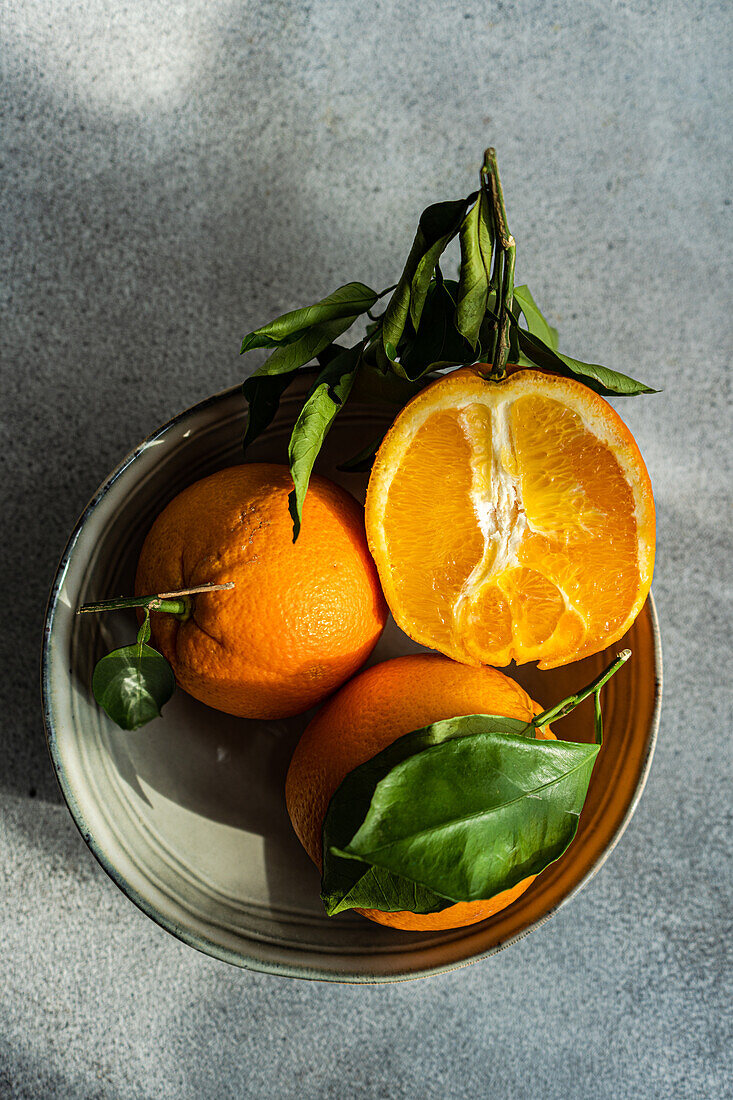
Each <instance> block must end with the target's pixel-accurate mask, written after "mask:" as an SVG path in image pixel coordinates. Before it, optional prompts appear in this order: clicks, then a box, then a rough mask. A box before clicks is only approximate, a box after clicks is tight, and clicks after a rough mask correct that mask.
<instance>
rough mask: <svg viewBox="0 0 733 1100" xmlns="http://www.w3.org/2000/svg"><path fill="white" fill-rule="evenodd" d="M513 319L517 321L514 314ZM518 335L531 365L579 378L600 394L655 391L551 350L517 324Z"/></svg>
mask: <svg viewBox="0 0 733 1100" xmlns="http://www.w3.org/2000/svg"><path fill="white" fill-rule="evenodd" d="M514 320H515V322H516V317H515V318H514ZM517 338H518V340H519V347H520V349H521V351H522V352H523V353H524V354H525V356H526V357H527V358H528V359H529V360H530V362H531V363H532V364H533V365H536V366H538V367H546V368H547V369H548V370H554V371H557V372H558V374H563V375H565V377H566V378H578V379H579V380H580V381H581V382H583V383H585V385H586V386H588V387H590V389H592V390H595V392H596V393H599V394H601V396H602V397H635V396H636V395H637V394H640V393H657V392H658V391H657V390H653V389H651V388H650V387H649V386H646V385H644V383H643V382H637V381H636V379H635V378H629V377H628V375H626V374H621V373H620V372H619V371H615V370H609V368H608V367H601V366H599V365H598V364H597V363H583V362H581V360H580V359H571V358H570V356H569V355H562V354H561V353H560V352H559V351H553V350H552V348H550V347H548V345H547V344H545V343H544V342H543V341H542V340H540V339H539V337H537V336H534V335H533V334H532V333H531V332H526V331H525V330H524V329H522V328H519V326H518V325H517Z"/></svg>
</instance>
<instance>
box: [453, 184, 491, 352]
mask: <svg viewBox="0 0 733 1100" xmlns="http://www.w3.org/2000/svg"><path fill="white" fill-rule="evenodd" d="M460 239H461V268H460V277H459V281H458V306H457V309H456V322H455V323H456V328H457V329H458V331H459V332H460V333H462V335H463V336H465V338H466V340H468V342H469V344H470V345H471V347H473V348H475V347H476V342H477V340H478V337H479V330H480V328H481V324H482V322H483V320H484V316H485V313H486V306H487V303H488V297H489V282H490V280H491V252H492V248H493V232H492V226H491V214H490V211H489V208H488V201H487V198H486V195H485V194H484V192H483V191H481V193H480V194H479V197H478V198H477V199H476V202H475V203H474V204H473V206H472V207H471V209H470V210H469V212H468V214H466V217H465V218H464V219H463V222H462V223H461V234H460Z"/></svg>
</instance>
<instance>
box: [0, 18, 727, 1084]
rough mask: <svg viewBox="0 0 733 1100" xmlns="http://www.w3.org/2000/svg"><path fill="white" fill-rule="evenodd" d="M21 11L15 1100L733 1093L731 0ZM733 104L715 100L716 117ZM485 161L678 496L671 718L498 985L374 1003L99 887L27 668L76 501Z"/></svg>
mask: <svg viewBox="0 0 733 1100" xmlns="http://www.w3.org/2000/svg"><path fill="white" fill-rule="evenodd" d="M0 19H1V28H0V29H1V30H2V33H1V34H0V43H1V45H0V51H1V52H2V66H3V80H2V87H1V91H0V97H1V99H0V110H1V112H2V118H3V122H2V127H1V128H0V129H1V133H2V138H1V140H2V160H1V163H2V169H1V172H2V183H3V187H4V197H3V202H2V218H3V242H4V243H3V248H2V250H1V253H0V266H1V267H2V301H3V320H2V327H1V329H0V342H1V345H2V346H1V348H0V357H1V360H2V394H3V400H2V409H1V411H0V415H1V416H2V433H3V434H2V441H3V445H2V448H0V464H1V467H0V493H1V494H2V498H3V503H2V527H3V539H2V550H3V553H2V558H3V563H4V564H3V588H4V592H5V614H4V620H3V629H2V632H0V647H1V650H2V667H3V676H2V681H1V684H0V691H1V692H2V711H1V713H2V751H1V752H0V881H1V882H2V886H1V887H0V944H1V945H2V946H1V949H0V1095H2V1096H3V1097H5V1096H11V1097H30V1098H34V1100H35V1098H43V1100H51V1098H55V1097H63V1098H72V1097H73V1098H76V1097H84V1098H86V1097H90V1098H92V1097H94V1098H97V1097H103V1098H115V1100H132V1098H133V1097H134V1098H138V1097H139V1098H147V1097H156V1098H161V1100H162V1098H171V1100H189V1098H190V1100H199V1098H203V1097H216V1098H218V1097H222V1098H224V1097H226V1098H229V1097H240V1096H241V1097H273V1096H275V1097H336V1096H342V1095H351V1096H359V1097H362V1096H364V1097H386V1096H389V1097H403V1096H404V1097H408V1096H410V1097H412V1096H420V1097H435V1098H443V1097H464V1096H466V1097H469V1096H470V1097H475V1096H497V1097H512V1098H516V1097H520V1098H523V1097H543V1098H553V1097H563V1098H575V1097H577V1098H587V1097H602V1098H606V1097H608V1098H609V1100H622V1098H625V1097H634V1098H636V1097H659V1098H665V1100H666V1098H668V1097H672V1096H674V1097H685V1098H688V1097H691V1098H710V1100H714V1098H718V1097H723V1096H725V1095H730V1091H729V1090H730V1082H731V1070H732V1069H733V1067H732V1066H731V1031H730V1021H731V982H730V978H731V962H732V960H731V953H730V952H731V947H730V945H731V901H732V899H731V880H732V876H731V833H732V829H731V818H730V801H731V797H730V796H731V756H732V754H731V748H730V731H731V717H732V715H731V706H730V703H731V698H730V682H731V671H732V670H731V665H730V648H729V640H730V618H731V616H730V612H731V603H730V573H729V566H730V558H731V555H730V542H731V538H730V523H729V520H730V493H729V488H730V483H731V463H730V409H731V402H730V367H729V356H730V352H731V343H732V341H731V326H730V320H729V311H730V306H729V302H728V301H726V299H727V297H728V295H727V290H728V287H729V285H730V281H731V270H730V255H731V251H730V246H731V234H730V228H729V227H730V218H731V208H730V205H729V203H730V197H731V196H730V193H729V190H728V188H729V185H730V175H731V147H730V142H729V140H728V137H727V136H726V135H729V134H730V129H729V125H727V124H728V123H729V119H728V118H727V117H726V106H727V105H726V91H727V90H729V80H728V78H727V77H726V66H729V64H730V52H731V18H730V11H729V8H728V5H727V4H724V3H717V2H712V0H685V2H682V0H669V2H667V3H649V2H647V0H637V2H634V3H629V2H621V0H604V2H600V0H586V2H585V3H582V4H569V3H567V2H564V0H546V2H544V3H539V2H538V0H531V2H530V0H516V2H513V3H500V2H498V0H496V2H492V3H477V2H475V0H464V2H463V3H461V4H456V3H453V2H452V0H427V2H419V0H418V2H417V3H414V2H413V3H409V4H408V3H406V2H405V3H400V2H387V0H382V2H380V0H372V2H371V3H365V2H363V0H355V2H353V3H345V2H341V3H339V2H338V0H330V2H326V0H313V2H311V3H302V2H301V0H269V2H268V3H264V2H260V3H255V2H251V0H237V2H236V3H235V2H226V0H186V2H173V0H168V2H161V0H130V2H129V3H125V4H119V3H112V2H111V0H81V2H79V0H73V2H72V0H36V2H35V3H33V4H29V3H27V0H6V2H5V5H4V8H3V12H2V16H0ZM728 106H729V105H728ZM489 143H493V144H495V145H496V146H497V148H498V150H499V158H500V164H501V169H502V176H503V181H504V186H505V190H506V193H507V199H508V206H509V214H510V224H511V227H512V230H513V232H514V234H515V236H516V237H517V239H518V241H519V244H520V252H519V268H518V278H519V281H525V280H526V281H528V282H530V284H531V286H532V288H533V291H534V293H535V296H536V298H537V299H538V301H539V302H540V303H541V304H542V306H543V307H544V308H545V310H546V312H547V314H548V315H549V317H550V318H551V320H552V322H553V323H554V324H556V325H557V326H558V328H559V329H560V332H561V337H562V341H563V346H564V347H565V348H567V349H568V350H569V351H571V352H572V353H574V354H578V355H581V356H584V357H586V358H590V359H592V360H595V361H597V362H604V363H608V364H609V365H612V366H614V365H615V366H618V367H619V368H620V369H622V370H627V371H628V372H629V373H632V374H635V375H637V376H640V377H642V378H644V379H645V380H646V381H647V382H649V383H650V384H651V385H654V386H657V387H659V388H662V389H663V393H661V394H660V395H658V396H655V397H648V398H639V399H636V400H633V401H629V402H627V403H625V404H622V406H621V407H622V412H623V414H624V416H625V417H626V418H627V419H628V422H629V423H630V425H631V427H632V429H633V431H634V432H635V434H636V437H637V439H638V441H639V444H640V446H641V448H642V451H643V452H644V454H645V456H646V459H647V462H648V465H649V469H650V472H651V474H652V478H653V480H654V484H655V489H656V494H657V501H658V510H659V555H658V564H657V572H656V578H655V584H654V590H655V593H656V597H657V601H658V607H659V612H660V617H661V626H662V633H663V643H664V650H665V677H666V689H665V706H664V710H663V716H662V728H661V734H660V739H659V745H658V748H657V754H656V759H655V761H654V767H653V769H652V774H651V778H650V781H649V785H648V787H647V790H646V794H645V796H644V798H643V800H642V802H641V805H640V807H639V810H638V812H637V814H636V816H635V818H634V820H633V822H632V824H631V826H630V828H629V830H628V832H627V834H626V836H625V837H624V839H623V841H622V842H621V844H620V845H619V847H618V848H617V850H616V851H615V852H614V853H613V855H612V857H611V858H610V859H609V861H608V862H607V864H606V865H605V867H604V868H603V870H602V871H601V873H600V874H599V875H598V876H597V877H596V878H595V879H594V881H593V882H592V883H591V884H590V885H589V886H588V887H587V888H586V890H585V891H584V892H583V893H582V895H581V896H580V897H578V898H577V899H576V900H575V901H574V902H573V903H571V904H570V905H569V906H567V907H566V908H565V909H564V910H563V911H562V912H561V913H560V914H559V915H557V916H556V917H555V918H554V919H553V920H552V921H551V922H550V923H549V924H547V925H546V926H544V927H543V928H542V929H540V930H539V931H538V932H536V933H534V934H533V935H532V936H530V937H529V938H528V939H526V940H524V941H523V942H522V943H520V944H519V945H516V946H515V947H513V948H511V949H510V950H508V951H506V952H504V953H503V954H501V955H499V956H498V957H496V958H495V959H493V960H489V961H488V962H486V963H484V964H482V965H479V966H476V967H473V968H470V969H468V970H464V971H461V972H457V973H454V974H451V975H447V976H444V977H440V978H435V979H430V980H427V981H423V982H419V983H409V984H406V985H400V986H392V987H382V988H352V987H336V986H326V985H316V984H309V983H303V982H295V981H289V980H284V979H278V978H272V977H267V976H264V975H257V974H251V973H245V972H239V971H237V970H235V969H232V968H229V967H227V966H226V965H224V964H222V963H218V962H214V961H213V960H211V959H208V958H205V957H204V956H202V955H198V954H196V953H195V952H194V951H192V950H190V949H189V948H187V947H185V946H183V944H180V943H178V942H177V941H175V940H174V939H172V938H171V937H169V936H168V935H166V934H165V933H164V932H162V931H161V930H160V929H158V928H157V927H156V926H155V925H154V924H153V923H152V922H150V921H149V920H148V919H147V918H146V917H144V916H143V915H142V914H141V913H139V912H138V911H137V910H136V909H135V908H134V907H133V906H132V905H131V904H130V903H129V902H128V901H127V900H126V899H125V898H124V897H123V895H122V894H120V893H119V892H118V890H117V889H116V887H115V886H114V885H113V884H112V883H111V882H110V881H109V880H108V879H107V878H106V877H105V875H104V874H103V872H102V871H101V870H100V868H99V867H98V866H97V865H96V863H95V862H94V860H93V859H92V857H91V855H90V854H89V852H88V851H87V849H86V848H85V846H84V844H83V842H82V840H81V839H80V837H79V836H78V834H77V832H76V829H75V827H74V825H73V823H72V821H71V818H70V816H69V814H68V812H67V810H66V808H65V807H64V805H63V804H62V803H61V799H60V795H59V793H58V791H57V788H56V785H55V781H54V777H53V774H52V771H51V766H50V763H49V760H48V757H47V754H46V748H45V742H44V735H43V726H42V720H41V713H40V706H39V696H38V684H37V666H38V651H39V646H40V633H41V623H42V617H43V609H44V602H45V598H46V593H47V590H48V587H49V585H50V582H51V578H52V575H53V571H54V568H55V564H56V561H57V559H58V557H59V555H60V552H61V550H62V548H63V545H64V542H65V539H66V537H67V535H68V533H69V531H70V530H71V528H72V526H73V524H74V521H75V519H76V517H77V515H78V513H79V512H80V511H81V509H82V507H83V506H84V504H85V503H86V501H87V499H88V497H89V496H90V495H91V494H92V492H93V490H94V489H95V487H96V486H97V484H98V483H99V481H100V480H101V479H102V477H103V476H104V475H105V474H106V473H107V471H108V470H109V469H110V468H111V467H113V466H114V465H115V464H116V463H117V461H118V460H119V459H120V458H121V457H122V455H123V454H125V453H126V451H127V450H128V449H129V448H130V446H131V445H133V444H134V443H136V442H137V441H139V440H140V439H141V438H142V437H143V436H144V435H146V434H147V433H149V432H150V431H151V430H152V429H153V428H155V427H156V426H157V425H158V424H159V423H160V422H162V421H163V420H165V419H167V418H168V417H169V416H171V415H172V414H174V413H176V412H177V411H179V410H180V409H182V408H184V407H186V406H189V405H191V404H193V403H194V402H196V401H198V400H200V399H201V398H203V397H205V396H207V395H208V394H210V393H212V392H214V391H216V390H220V389H223V388H225V387H226V386H229V385H232V384H233V383H236V382H237V381H238V380H239V379H240V378H241V377H242V370H243V364H242V362H241V361H240V360H239V359H238V356H237V352H238V343H239V339H240V337H241V336H242V334H243V333H244V332H245V331H247V330H248V329H250V328H252V327H254V326H255V325H256V324H258V323H261V322H262V321H264V320H266V319H268V318H269V317H270V316H272V315H273V314H275V313H276V312H280V311H281V310H283V309H286V308H289V307H292V306H294V305H296V304H302V303H303V302H306V301H308V300H311V299H315V298H317V297H318V296H320V295H321V294H322V293H324V292H327V291H328V290H330V289H331V288H332V287H334V286H335V285H337V284H338V283H339V282H343V281H346V280H347V279H348V278H361V279H364V280H365V281H366V282H368V283H370V284H372V285H374V286H378V287H381V286H385V285H387V284H388V283H390V282H392V281H393V280H394V278H395V276H396V274H397V269H398V267H399V264H400V261H401V259H402V258H403V256H404V254H405V252H406V250H407V248H408V246H409V242H410V239H411V235H412V232H413V230H414V226H415V222H416V219H417V216H418V214H419V212H420V210H421V209H422V208H423V207H424V206H425V205H426V204H427V203H428V202H430V201H434V200H437V199H443V198H447V197H455V196H458V195H462V194H464V193H466V191H467V189H469V188H470V187H471V186H472V185H473V179H474V175H475V173H476V171H477V168H478V166H479V162H480V157H481V151H482V149H483V147H484V146H485V145H486V144H489Z"/></svg>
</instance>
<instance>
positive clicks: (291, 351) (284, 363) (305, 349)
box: [252, 314, 357, 378]
mask: <svg viewBox="0 0 733 1100" xmlns="http://www.w3.org/2000/svg"><path fill="white" fill-rule="evenodd" d="M356 318H357V314H353V315H350V316H348V317H339V318H337V319H336V320H333V321H324V323H323V324H318V325H313V326H312V327H311V328H308V329H305V331H303V332H301V333H300V335H299V336H298V337H297V338H296V339H295V340H293V341H292V343H288V344H283V345H282V347H278V348H276V349H275V351H273V353H272V355H271V356H270V357H269V359H266V360H265V362H264V363H263V364H262V366H261V367H259V368H258V369H257V370H256V371H255V373H254V374H253V375H252V378H257V377H259V376H261V375H271V374H288V373H289V372H290V371H294V370H298V369H299V368H300V367H304V366H305V365H306V363H310V361H311V359H315V358H317V356H318V355H320V354H321V352H323V350H324V349H325V348H327V347H328V345H329V344H331V343H332V342H333V341H334V340H337V339H338V337H339V336H341V335H342V334H343V333H344V332H346V330H347V329H349V328H351V326H352V325H353V323H354V321H355V320H356Z"/></svg>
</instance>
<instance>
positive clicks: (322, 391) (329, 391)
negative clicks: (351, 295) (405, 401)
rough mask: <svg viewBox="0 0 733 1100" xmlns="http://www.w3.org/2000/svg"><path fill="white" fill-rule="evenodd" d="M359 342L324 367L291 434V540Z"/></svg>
mask: <svg viewBox="0 0 733 1100" xmlns="http://www.w3.org/2000/svg"><path fill="white" fill-rule="evenodd" d="M361 351H362V345H361V344H357V345H356V346H355V347H353V348H347V349H346V350H345V351H343V352H341V354H340V355H337V356H336V357H335V358H334V359H332V360H331V361H330V363H329V364H328V365H327V366H325V367H324V368H323V370H322V371H321V373H320V374H319V375H318V377H317V379H316V381H315V384H314V386H313V388H312V390H311V392H310V394H309V396H308V398H307V400H306V402H305V404H304V405H303V408H302V409H301V410H300V415H299V416H298V419H297V420H296V422H295V427H294V428H293V431H292V434H291V436H290V446H289V447H288V457H289V459H290V473H291V474H292V477H293V484H294V486H295V488H294V489H293V491H292V493H291V494H290V497H289V499H288V504H289V508H290V515H291V516H292V519H293V542H295V540H296V539H297V537H298V535H299V534H300V525H301V522H302V519H303V502H304V500H305V494H306V492H307V491H308V482H309V481H310V476H311V471H312V470H313V464H314V463H315V461H316V458H317V457H318V453H319V451H320V449H321V447H322V446H323V441H324V439H325V438H326V436H327V435H328V433H329V431H330V428H331V425H332V423H333V420H334V417H335V416H336V413H337V412H338V411H339V409H340V408H341V406H342V405H343V404H344V402H345V401H346V399H347V397H348V396H349V393H350V392H351V387H352V385H353V384H354V377H355V375H356V370H357V368H358V366H359V360H360V357H361Z"/></svg>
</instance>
